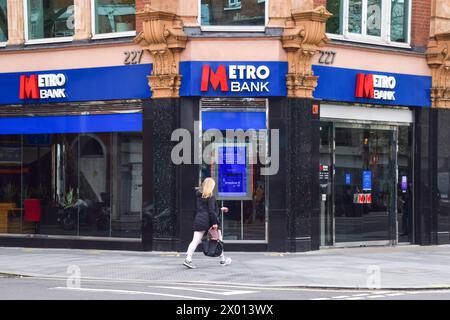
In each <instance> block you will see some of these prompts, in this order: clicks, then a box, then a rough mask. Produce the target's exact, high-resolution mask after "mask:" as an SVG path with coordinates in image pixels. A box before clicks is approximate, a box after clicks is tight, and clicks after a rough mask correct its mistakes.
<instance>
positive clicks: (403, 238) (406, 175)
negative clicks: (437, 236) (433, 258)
mask: <svg viewBox="0 0 450 320" xmlns="http://www.w3.org/2000/svg"><path fill="white" fill-rule="evenodd" d="M411 146H412V129H411V127H403V126H401V127H399V128H398V155H397V159H398V160H397V163H398V187H397V221H398V233H399V237H398V239H399V242H411V241H412V240H413V239H412V232H413V230H412V228H413V223H412V221H413V204H412V191H413V189H412V173H413V166H412V159H411V154H412V152H411V148H412V147H411ZM447 177H448V175H447ZM447 186H448V181H447ZM447 196H448V194H447ZM447 201H448V198H447Z"/></svg>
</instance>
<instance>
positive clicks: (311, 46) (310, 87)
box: [281, 6, 331, 98]
mask: <svg viewBox="0 0 450 320" xmlns="http://www.w3.org/2000/svg"><path fill="white" fill-rule="evenodd" d="M330 17H331V13H329V12H328V11H327V9H325V7H323V6H320V7H318V8H316V9H314V10H307V11H293V12H292V20H290V21H288V22H287V23H286V27H285V29H284V33H283V36H282V39H281V40H282V42H283V48H284V49H285V50H286V51H287V54H288V64H289V70H288V74H287V75H286V85H287V89H288V97H290V98H312V97H313V91H314V89H315V88H316V86H317V79H318V78H317V77H316V76H314V74H313V71H312V58H313V56H314V54H315V53H316V52H317V51H318V50H319V47H320V46H323V45H325V44H326V43H327V42H328V38H327V36H326V35H325V23H326V21H327V20H328V18H330Z"/></svg>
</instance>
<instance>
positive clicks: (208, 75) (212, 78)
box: [200, 64, 228, 91]
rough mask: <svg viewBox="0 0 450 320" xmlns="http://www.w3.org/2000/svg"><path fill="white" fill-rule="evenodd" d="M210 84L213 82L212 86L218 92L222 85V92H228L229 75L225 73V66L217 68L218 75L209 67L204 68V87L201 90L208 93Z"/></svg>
mask: <svg viewBox="0 0 450 320" xmlns="http://www.w3.org/2000/svg"><path fill="white" fill-rule="evenodd" d="M209 82H211V85H212V87H213V89H214V90H216V89H217V87H218V86H219V84H220V90H221V91H228V82H227V73H226V71H225V66H224V65H220V66H219V67H218V68H217V70H216V73H214V71H212V69H211V67H210V66H209V65H207V64H205V65H204V66H203V70H202V85H201V89H200V90H201V91H208V85H209Z"/></svg>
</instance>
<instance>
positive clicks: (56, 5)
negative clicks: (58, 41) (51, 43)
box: [27, 0, 75, 40]
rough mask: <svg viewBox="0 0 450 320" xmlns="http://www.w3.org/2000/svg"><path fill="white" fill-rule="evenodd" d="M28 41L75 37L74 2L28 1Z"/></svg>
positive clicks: (62, 0)
mask: <svg viewBox="0 0 450 320" xmlns="http://www.w3.org/2000/svg"><path fill="white" fill-rule="evenodd" d="M27 1H28V3H27V4H28V39H30V40H31V39H45V38H59V37H70V36H73V34H74V30H75V20H74V19H75V16H74V2H73V0H27Z"/></svg>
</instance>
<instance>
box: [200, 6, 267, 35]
mask: <svg viewBox="0 0 450 320" xmlns="http://www.w3.org/2000/svg"><path fill="white" fill-rule="evenodd" d="M240 1H242V0H240ZM258 3H262V1H261V2H260V1H259V0H258ZM197 4H198V13H197V15H198V16H197V22H198V25H199V26H200V29H201V30H202V31H213V32H214V31H226V32H264V31H265V30H266V27H267V25H268V23H269V0H265V3H264V25H263V26H231V25H223V26H211V25H202V0H197ZM233 9H234V8H233Z"/></svg>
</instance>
